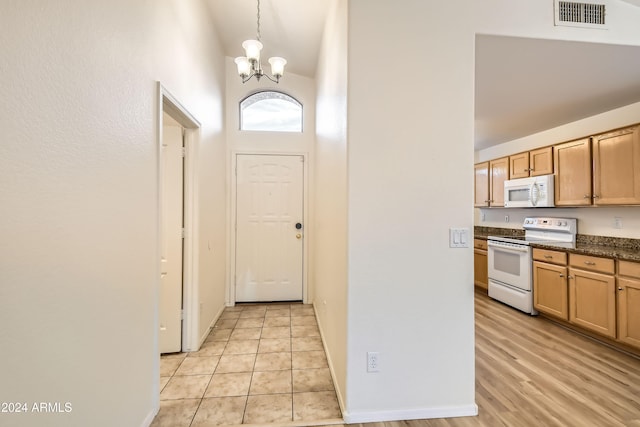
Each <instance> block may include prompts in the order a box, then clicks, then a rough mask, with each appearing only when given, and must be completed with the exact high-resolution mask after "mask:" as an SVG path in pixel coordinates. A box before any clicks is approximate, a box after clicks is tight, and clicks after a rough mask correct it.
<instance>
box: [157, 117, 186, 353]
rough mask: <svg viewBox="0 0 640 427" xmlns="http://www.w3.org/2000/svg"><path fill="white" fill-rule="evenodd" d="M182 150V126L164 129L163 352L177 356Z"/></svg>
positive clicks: (180, 341) (179, 314) (180, 333)
mask: <svg viewBox="0 0 640 427" xmlns="http://www.w3.org/2000/svg"><path fill="white" fill-rule="evenodd" d="M182 147H183V138H182V127H180V126H166V125H165V126H163V132H162V159H163V162H162V167H163V169H162V183H161V185H162V187H161V191H162V195H161V200H162V213H161V218H162V219H161V220H162V224H161V227H162V229H161V236H162V242H161V245H162V249H161V251H162V254H161V259H160V268H161V270H160V277H161V279H160V313H159V316H160V335H159V346H160V353H175V352H179V351H180V350H181V349H182V313H181V312H182V250H183V248H182V227H183V223H182V220H183V179H184V177H183V168H184V162H183V149H182Z"/></svg>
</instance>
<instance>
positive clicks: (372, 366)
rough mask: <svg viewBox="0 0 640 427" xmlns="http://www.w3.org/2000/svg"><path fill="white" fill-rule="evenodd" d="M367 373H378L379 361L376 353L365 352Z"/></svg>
mask: <svg viewBox="0 0 640 427" xmlns="http://www.w3.org/2000/svg"><path fill="white" fill-rule="evenodd" d="M367 372H380V360H379V354H378V352H377V351H368V352H367Z"/></svg>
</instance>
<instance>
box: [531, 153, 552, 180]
mask: <svg viewBox="0 0 640 427" xmlns="http://www.w3.org/2000/svg"><path fill="white" fill-rule="evenodd" d="M529 168H530V169H529V171H530V172H529V174H530V175H531V176H538V175H550V174H552V173H553V148H552V147H544V148H539V149H537V150H533V151H530V152H529Z"/></svg>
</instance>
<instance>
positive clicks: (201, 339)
mask: <svg viewBox="0 0 640 427" xmlns="http://www.w3.org/2000/svg"><path fill="white" fill-rule="evenodd" d="M224 308H225V307H224V306H222V307H221V308H220V310H219V311H218V314H216V315H215V316H213V320H212V321H211V323H209V327H208V328H207V329H206V331H205V333H204V334H203V335H202V336H200V341H199V345H198V348H200V347H201V346H202V344H203V343H204V342H205V341H206V339H207V337H208V336H209V333H211V330H212V329H213V327H214V326H215V324H216V322H217V321H218V319H220V317H221V316H222V313H224Z"/></svg>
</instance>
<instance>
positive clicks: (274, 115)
mask: <svg viewBox="0 0 640 427" xmlns="http://www.w3.org/2000/svg"><path fill="white" fill-rule="evenodd" d="M240 130H263V131H271V132H302V104H301V103H300V102H298V100H296V99H295V98H292V97H291V96H289V95H286V94H284V93H282V92H275V91H263V92H257V93H254V94H253V95H249V96H247V97H246V98H245V99H243V100H242V101H241V102H240Z"/></svg>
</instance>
